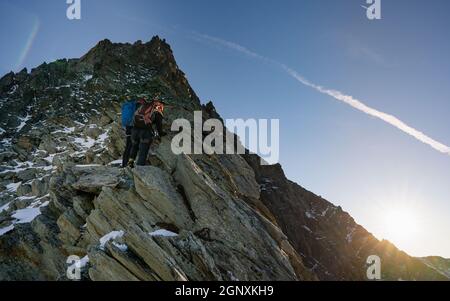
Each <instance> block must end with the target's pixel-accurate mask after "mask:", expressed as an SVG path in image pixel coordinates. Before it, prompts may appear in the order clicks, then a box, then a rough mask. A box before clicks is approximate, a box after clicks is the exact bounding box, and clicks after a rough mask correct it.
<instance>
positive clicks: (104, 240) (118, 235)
mask: <svg viewBox="0 0 450 301" xmlns="http://www.w3.org/2000/svg"><path fill="white" fill-rule="evenodd" d="M124 234H125V232H124V231H122V230H121V231H112V232H110V233H108V234H106V235H105V236H103V237H102V238H100V249H102V250H105V245H106V244H107V243H108V242H109V241H111V240H115V239H118V238H121V237H123V236H124ZM117 245H120V244H117ZM117 245H116V247H118V246H117ZM118 248H119V249H120V247H118Z"/></svg>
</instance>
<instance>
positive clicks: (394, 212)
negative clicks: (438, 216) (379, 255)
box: [384, 207, 419, 242]
mask: <svg viewBox="0 0 450 301" xmlns="http://www.w3.org/2000/svg"><path fill="white" fill-rule="evenodd" d="M384 228H385V236H386V238H387V239H388V240H391V241H392V242H399V241H406V240H410V239H412V238H413V237H414V236H415V235H416V234H417V231H418V230H419V221H418V216H417V213H416V212H415V211H414V210H413V209H412V208H408V207H394V208H390V209H388V210H386V212H385V214H384Z"/></svg>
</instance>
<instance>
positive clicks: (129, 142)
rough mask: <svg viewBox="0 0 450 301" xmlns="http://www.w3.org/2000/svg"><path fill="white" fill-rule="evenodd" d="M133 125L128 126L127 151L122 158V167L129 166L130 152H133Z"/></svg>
mask: <svg viewBox="0 0 450 301" xmlns="http://www.w3.org/2000/svg"><path fill="white" fill-rule="evenodd" d="M132 129H133V128H132V127H131V126H127V128H126V132H125V135H126V144H125V151H124V152H123V158H122V167H124V168H125V167H127V166H128V160H130V154H131V147H132V146H133V141H132V140H131V132H132Z"/></svg>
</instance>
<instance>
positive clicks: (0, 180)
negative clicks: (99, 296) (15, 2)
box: [0, 37, 448, 281]
mask: <svg viewBox="0 0 450 301" xmlns="http://www.w3.org/2000/svg"><path fill="white" fill-rule="evenodd" d="M155 92H161V93H162V95H163V98H164V100H165V102H166V103H167V110H166V111H167V112H166V115H165V121H164V127H165V130H166V132H170V125H171V123H172V121H173V120H175V119H178V118H185V119H187V120H191V121H192V120H193V112H194V111H196V110H197V111H203V115H204V116H205V117H206V118H220V116H219V114H218V113H217V112H216V110H215V108H214V106H213V105H212V103H208V104H207V105H205V106H202V105H201V103H200V100H199V99H198V97H197V96H196V95H195V92H194V91H193V90H192V88H191V87H190V86H189V84H188V82H187V80H186V78H185V76H184V74H183V73H182V72H181V71H180V70H179V69H178V67H177V64H176V62H175V59H174V57H173V54H172V51H171V49H170V47H169V45H167V44H166V43H165V41H163V40H161V39H159V38H158V37H155V38H153V39H152V40H151V41H150V42H148V43H142V42H137V43H135V44H133V45H131V44H113V43H111V42H110V41H108V40H104V41H101V42H100V43H99V44H98V45H97V46H95V47H94V48H93V49H92V50H91V51H89V52H88V53H87V54H86V55H85V56H83V57H82V58H81V59H72V60H59V61H56V62H54V63H50V64H43V65H41V66H39V67H38V68H36V69H33V70H32V71H31V73H28V72H27V70H23V71H21V72H20V73H17V74H14V73H10V74H7V75H6V76H4V77H3V78H2V79H0V107H1V110H0V117H1V118H0V139H1V144H0V159H1V166H0V280H67V279H68V278H69V279H72V278H71V277H70V276H71V274H70V271H72V270H73V267H74V264H75V266H76V267H77V268H79V269H80V270H81V271H80V272H81V274H80V276H81V278H82V279H84V280H94V281H101V280H144V281H154V280H364V279H366V278H365V277H366V269H367V267H366V265H365V261H366V258H367V256H369V255H372V254H376V255H379V256H380V257H381V258H382V263H383V266H382V273H383V279H393V280H397V279H400V278H401V279H405V280H406V279H418V280H419V279H428V280H434V279H436V280H445V279H448V274H447V275H446V274H445V273H442V272H439V271H438V270H436V268H434V267H432V265H431V264H429V262H426V261H424V260H419V259H415V258H412V257H410V256H408V255H407V254H405V253H403V252H400V251H399V250H397V249H396V248H395V247H394V246H392V245H391V244H389V243H388V242H379V241H378V240H376V239H375V238H374V237H373V236H372V235H371V234H370V233H368V232H367V231H366V230H365V229H363V228H362V227H361V226H358V225H357V224H356V223H355V222H354V221H353V219H352V218H351V217H350V216H349V215H348V214H347V213H345V212H343V211H342V210H341V209H340V208H338V207H335V206H333V205H332V204H331V203H329V202H327V201H326V200H323V199H321V198H320V197H317V196H315V195H314V194H312V193H310V192H308V191H306V190H304V189H302V188H301V187H300V186H298V185H297V184H295V183H292V182H290V181H289V180H288V179H286V177H285V176H284V173H283V171H282V169H281V167H280V166H278V165H277V166H260V165H259V158H258V157H256V156H255V155H244V156H239V155H178V156H176V155H174V154H173V153H172V152H171V150H170V144H171V138H172V137H173V135H174V134H175V133H172V134H169V135H168V136H167V137H164V138H163V139H162V140H161V141H160V142H158V143H156V144H155V145H153V146H152V150H151V154H150V156H149V163H150V164H149V166H145V167H137V168H135V169H129V168H126V169H120V168H119V167H118V165H120V161H118V159H119V158H120V156H121V153H122V151H123V149H124V138H123V137H124V133H123V130H122V129H121V127H120V122H119V120H120V105H121V101H120V100H121V97H122V96H124V95H140V94H143V95H148V96H151V95H152V94H153V93H155ZM70 256H77V257H70ZM70 258H78V261H75V262H74V261H70V260H69V261H68V259H70ZM68 271H69V273H68Z"/></svg>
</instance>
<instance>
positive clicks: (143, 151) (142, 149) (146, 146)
mask: <svg viewBox="0 0 450 301" xmlns="http://www.w3.org/2000/svg"><path fill="white" fill-rule="evenodd" d="M151 144H152V133H151V132H150V131H146V132H144V133H142V136H141V142H140V144H139V158H138V160H137V165H140V166H143V165H145V163H146V162H147V157H148V152H149V150H150V145H151Z"/></svg>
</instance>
